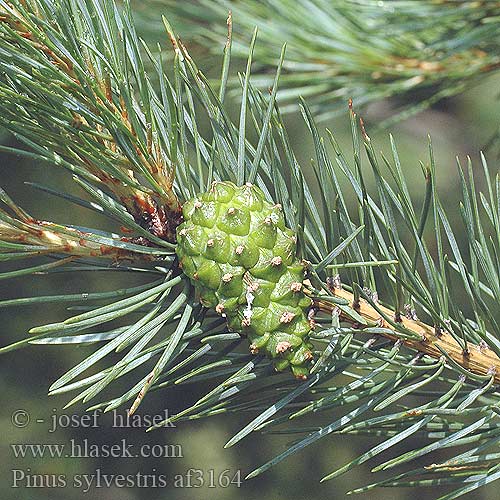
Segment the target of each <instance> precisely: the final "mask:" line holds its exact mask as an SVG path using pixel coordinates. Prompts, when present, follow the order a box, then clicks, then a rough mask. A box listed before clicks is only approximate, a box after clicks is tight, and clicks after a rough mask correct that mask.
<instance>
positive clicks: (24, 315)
mask: <svg viewBox="0 0 500 500" xmlns="http://www.w3.org/2000/svg"><path fill="white" fill-rule="evenodd" d="M222 43H223V41H222V40H221V45H222ZM194 52H195V53H196V52H201V53H202V51H196V50H195V51H194ZM198 62H199V64H200V66H201V67H202V68H204V69H205V70H207V71H210V68H209V67H208V66H211V62H207V63H206V64H205V65H204V64H203V60H198ZM499 84H500V77H499V76H498V75H493V76H491V77H489V78H488V79H487V80H485V81H483V83H482V84H481V85H479V86H476V87H475V88H473V89H471V90H469V91H468V92H466V93H465V94H463V95H460V96H458V97H455V98H453V99H449V100H446V101H442V102H440V103H439V104H438V105H436V106H435V107H434V108H432V109H429V110H428V111H426V112H423V113H421V114H419V115H417V116H415V117H414V118H411V119H410V120H407V121H405V122H403V123H400V124H399V125H397V126H396V127H394V128H393V129H392V133H393V135H394V136H395V139H396V142H397V144H398V147H399V152H400V156H401V159H402V163H403V167H404V169H405V172H406V175H407V176H408V180H409V185H410V187H411V188H412V189H413V190H414V193H413V194H414V196H415V200H416V202H417V203H418V200H419V199H420V197H421V194H422V187H423V180H422V176H421V171H420V167H419V163H418V162H419V160H422V161H423V162H424V163H425V162H426V161H427V144H426V143H427V134H430V135H431V136H432V140H433V145H434V150H435V156H436V160H437V165H438V184H439V190H440V192H441V193H442V196H443V199H444V201H445V205H446V206H447V207H448V208H449V210H451V214H450V215H451V216H452V219H453V218H454V219H455V220H457V218H458V213H453V207H454V206H455V205H456V196H457V189H458V176H457V173H456V160H455V155H458V156H459V157H460V158H461V159H462V160H463V161H464V160H465V158H466V155H470V156H471V157H472V159H473V162H474V165H475V170H477V171H478V172H479V171H480V165H479V161H478V153H479V151H480V150H481V149H482V148H483V146H484V145H485V144H486V143H487V141H488V139H489V138H490V136H491V135H492V134H493V133H494V132H495V130H497V128H498V125H499V120H498V117H499V116H500V103H499V101H498V100H497V98H496V92H497V91H498V88H499ZM395 104H396V103H394V102H391V101H387V102H382V103H378V104H377V105H374V106H372V107H371V108H370V109H368V110H366V112H364V113H363V115H364V116H365V117H366V123H367V128H368V131H369V133H370V135H371V137H372V140H373V142H374V143H375V146H376V148H375V149H376V150H385V151H387V150H388V147H387V145H388V133H387V131H378V130H376V124H377V121H378V120H379V119H380V118H381V117H385V116H387V115H388V114H390V113H391V109H393V106H394V105H395ZM229 106H230V109H231V113H232V114H233V116H237V113H238V107H239V105H238V103H237V102H236V101H232V102H230V103H229ZM346 111H347V107H346ZM286 123H287V125H288V130H289V133H290V135H291V137H292V143H293V144H294V145H295V151H296V154H297V156H298V158H299V160H300V161H301V162H302V164H303V165H307V164H308V163H309V161H310V158H311V157H312V156H313V150H312V145H311V141H310V140H309V138H308V134H307V132H306V127H305V125H304V123H303V122H302V119H301V117H300V115H299V114H291V115H287V116H286ZM324 126H327V127H328V128H330V129H331V130H332V131H333V132H334V134H335V135H336V136H337V138H338V139H339V142H340V143H341V144H342V145H343V146H344V148H345V150H346V151H349V150H350V136H349V121H348V117H347V113H340V114H339V116H338V117H336V118H334V119H332V120H330V121H329V122H328V123H325V124H321V127H324ZM2 142H3V143H7V144H9V145H15V142H14V141H13V140H12V138H11V137H9V136H7V135H3V136H2ZM486 154H487V157H488V160H489V162H490V167H491V170H492V171H493V172H495V171H496V170H498V167H497V164H498V162H497V156H496V151H495V150H494V149H491V150H489V151H487V152H486ZM0 175H1V179H2V180H1V185H2V187H3V188H4V189H5V190H6V191H7V192H8V193H9V194H10V195H11V196H12V197H13V198H14V199H15V200H16V201H17V202H19V203H20V204H21V205H22V206H23V207H24V208H26V209H27V210H28V212H31V213H32V214H33V215H34V216H36V217H37V218H40V219H49V220H53V221H56V222H61V223H72V224H81V225H84V226H92V227H103V228H110V229H116V228H113V226H111V225H109V223H108V222H107V221H106V220H105V219H99V218H98V216H96V215H95V214H94V213H91V212H89V211H87V210H85V209H84V208H75V207H74V206H69V205H67V204H65V203H63V202H61V201H60V200H58V199H56V198H53V197H50V196H49V195H46V194H43V193H40V192H37V191H34V190H33V189H32V188H30V187H29V186H26V185H24V182H26V181H32V182H40V183H42V184H46V185H51V186H57V187H58V188H59V189H61V188H62V189H67V190H68V191H73V192H76V191H75V188H74V186H72V183H71V178H70V177H69V176H68V175H67V174H66V173H63V172H60V171H58V169H56V168H52V167H48V166H46V165H36V164H33V163H31V162H28V161H25V160H23V159H21V158H19V157H15V156H12V155H3V156H0ZM478 184H479V186H481V184H482V183H481V177H480V176H479V180H478ZM80 195H81V193H80ZM457 208H458V207H457ZM3 267H5V266H3ZM130 280H133V283H131V282H130ZM140 282H141V280H140V278H138V277H137V276H133V277H130V276H128V275H124V274H120V273H115V272H108V273H88V274H84V275H76V274H75V273H73V274H64V275H63V274H51V275H48V276H46V275H45V276H44V275H34V276H30V277H25V278H20V279H19V278H18V279H15V280H12V281H2V282H0V283H1V287H2V288H1V294H0V295H1V299H7V298H16V297H23V296H31V295H35V294H58V293H69V292H72V293H74V292H85V291H105V290H112V289H114V288H116V287H122V286H124V285H127V286H133V285H135V284H138V283H140ZM68 314H69V313H68V312H67V311H65V310H64V308H63V307H61V306H54V305H43V306H39V307H29V308H23V309H21V308H12V309H0V318H1V327H2V345H6V344H8V343H10V342H13V341H16V340H19V339H22V338H23V337H24V336H25V335H26V332H27V331H28V330H29V328H31V327H32V326H34V325H39V324H44V323H50V322H54V321H58V320H60V319H61V318H63V317H65V316H67V315H68ZM92 349H93V348H92V347H79V348H75V347H72V346H67V347H45V346H30V347H28V348H26V349H23V350H19V351H15V352H12V353H9V354H7V355H4V356H3V358H2V365H1V371H2V375H1V378H0V389H1V392H2V405H1V409H0V426H1V427H0V428H1V429H2V432H1V454H0V464H1V474H0V498H1V499H5V500H10V499H14V498H16V499H23V500H25V499H26V500H28V499H29V500H31V499H50V500H56V499H83V498H89V497H91V498H93V499H96V500H114V499H117V500H118V499H119V500H129V499H130V500H142V499H147V500H163V499H165V500H166V499H169V500H170V499H190V498H198V497H200V498H217V499H229V498H237V497H239V498H245V499H254V498H255V499H257V498H258V499H259V500H280V499H287V500H296V499H303V498H307V499H316V498H318V499H319V498H330V499H332V500H333V499H341V498H345V492H346V491H347V490H349V489H352V488H353V487H356V486H361V485H363V484H367V483H369V482H371V481H372V480H373V479H374V478H372V477H370V475H371V473H370V467H371V466H373V465H372V464H371V463H370V462H368V464H364V466H361V467H358V468H356V469H355V470H354V471H352V472H351V473H349V474H346V475H344V476H341V477H340V478H338V479H336V480H334V481H331V482H326V483H322V484H320V483H319V479H320V478H321V477H322V476H323V475H325V474H326V473H327V472H329V471H331V470H333V469H334V468H335V467H338V466H340V465H342V464H343V463H345V462H347V461H349V460H351V459H353V458H355V457H356V456H357V455H358V454H359V453H360V452H361V451H365V450H366V449H368V448H369V447H371V446H373V445H374V444H375V443H376V441H375V440H370V439H367V438H357V437H350V436H331V437H328V438H326V439H325V440H322V441H321V442H320V443H318V444H316V445H315V446H313V447H310V448H307V449H306V450H305V451H303V452H301V453H300V454H297V455H294V456H293V457H292V458H289V459H288V460H287V461H285V462H284V463H282V464H280V465H279V466H277V467H275V468H273V469H271V471H270V472H268V473H266V474H264V475H263V476H261V477H259V478H258V479H255V480H252V481H248V482H243V483H242V484H241V486H240V487H239V488H238V487H237V486H236V485H235V484H232V485H230V486H229V487H221V486H218V487H215V488H210V487H209V486H210V485H209V483H210V478H211V476H213V477H214V478H215V482H216V483H217V482H218V478H219V476H220V475H221V474H222V476H224V477H221V481H222V482H223V481H224V478H225V476H226V473H224V471H226V470H228V471H229V472H228V473H227V475H228V476H229V477H230V478H233V477H234V476H235V474H237V472H238V470H241V478H242V479H243V477H244V476H245V475H246V473H248V472H249V471H250V470H252V469H253V468H255V467H256V466H258V465H260V464H262V463H263V462H264V461H266V460H267V459H269V458H270V457H271V456H272V455H274V454H276V453H277V452H279V451H280V450H281V445H282V444H283V443H284V442H285V440H287V439H289V438H284V439H282V438H279V437H274V436H265V435H264V436H262V435H252V436H250V437H249V438H247V439H246V440H244V441H243V442H242V443H240V444H239V445H237V446H236V447H234V448H231V449H227V450H225V449H223V445H224V443H225V442H226V441H227V440H228V439H229V438H230V437H231V436H232V435H233V434H234V433H235V432H236V431H237V430H239V429H240V428H241V427H242V426H243V425H245V424H246V423H247V422H248V421H249V419H250V418H251V417H252V415H250V414H241V415H235V416H231V417H222V418H212V419H209V420H202V421H193V422H184V423H180V424H178V425H177V426H176V427H175V428H166V429H161V430H158V431H155V432H153V433H148V434H146V433H145V428H132V427H129V428H116V427H113V426H112V424H113V422H112V418H111V416H101V417H99V418H98V427H97V428H84V427H83V426H82V425H79V426H77V427H70V428H68V427H63V428H59V429H57V430H56V431H55V432H50V430H52V427H53V419H54V418H57V419H58V421H59V420H60V422H61V424H63V425H64V424H67V423H68V422H67V417H65V416H69V417H71V416H73V415H74V416H75V418H76V417H78V416H81V415H83V413H84V408H83V407H81V406H77V407H72V408H70V409H68V410H64V409H63V407H64V405H65V403H66V402H67V401H68V400H69V399H70V398H69V397H66V398H65V397H63V396H60V397H57V398H48V397H47V389H48V387H49V385H50V384H51V383H52V382H53V381H54V380H55V379H56V378H57V377H58V376H60V375H61V374H62V373H63V372H65V371H66V370H68V369H69V368H70V367H71V366H73V365H74V364H76V363H77V362H79V361H80V360H81V359H82V358H83V357H84V356H86V355H88V353H89V352H91V351H92ZM126 386H127V385H124V387H126ZM116 390H118V389H116ZM205 390H206V388H204V387H196V386H190V387H189V388H188V389H186V388H183V389H177V390H171V391H169V392H155V393H151V394H150V395H149V396H148V398H147V399H146V401H145V403H144V404H143V406H142V407H141V413H142V415H146V414H148V415H164V411H165V409H167V410H168V412H169V413H170V414H172V413H174V412H176V411H177V410H179V409H180V408H182V407H183V406H184V405H186V404H187V403H189V402H192V401H193V400H194V399H195V398H196V396H197V395H198V394H201V393H202V392H203V391H205ZM18 410H23V411H25V412H26V414H24V413H16V412H17V411H18ZM26 415H29V419H30V420H29V422H28V423H27V424H26V425H25V423H26V422H27V417H26ZM13 416H14V422H13ZM16 418H17V419H18V420H16ZM23 419H24V420H23ZM332 419H333V418H332ZM73 423H75V422H73ZM85 439H86V440H87V442H88V443H89V445H90V444H92V443H95V444H97V445H99V446H102V445H110V444H113V443H120V442H121V441H122V440H126V442H127V444H131V445H133V446H134V452H136V451H137V450H138V449H139V447H140V446H142V445H144V444H148V445H155V444H163V445H174V446H173V447H170V448H168V447H167V448H166V450H168V449H170V451H171V452H172V454H174V455H175V456H170V457H158V458H154V457H137V458H127V457H119V458H106V457H86V458H76V457H75V458H70V457H64V456H63V457H61V458H44V459H41V458H33V457H25V458H22V457H16V456H15V453H14V450H13V448H12V447H11V445H12V444H41V445H44V444H64V445H65V446H66V447H67V448H66V449H65V452H64V454H66V453H67V452H68V450H69V446H70V443H71V440H75V442H78V443H80V444H81V443H82V442H83V441H84V440H85ZM403 447H404V445H403ZM400 448H401V447H399V448H398V449H400ZM101 450H102V448H101ZM395 452H396V449H394V450H392V451H391V450H389V453H386V454H384V455H383V457H382V458H388V457H389V456H391V454H392V453H395ZM179 455H182V457H181V456H179ZM447 456H448V455H446V453H444V452H443V453H442V454H441V455H439V454H438V455H434V457H433V460H434V461H437V460H439V458H444V457H447ZM191 468H192V469H197V471H195V472H193V473H192V474H193V475H192V480H191V483H192V486H194V485H198V484H200V480H199V478H200V474H202V476H203V479H204V483H205V486H204V487H203V488H195V487H191V488H189V487H187V484H186V481H187V477H186V474H187V471H188V470H189V469H191ZM13 470H14V471H16V470H17V471H18V472H13ZM98 470H99V471H100V473H101V474H102V475H104V474H108V475H111V474H115V475H116V474H124V475H127V474H130V475H133V476H134V477H137V476H136V474H137V473H138V472H140V473H142V474H153V475H155V476H156V477H157V479H156V480H157V481H159V480H158V477H159V476H160V475H162V477H165V480H166V482H167V485H166V486H163V484H157V486H158V487H151V485H152V482H151V481H152V479H149V480H148V481H149V483H147V484H148V485H149V486H150V487H144V488H141V487H118V486H116V485H115V486H111V487H106V486H105V484H104V482H103V483H101V487H96V483H95V481H96V477H95V475H96V474H98V473H97V472H96V471H98ZM19 471H23V472H19ZM211 471H212V472H211ZM22 474H25V476H24V479H20V480H19V481H18V484H19V486H20V487H19V488H13V487H12V486H13V483H14V482H15V481H14V479H15V478H16V477H17V478H18V479H19V478H20V477H21V475H22ZM82 474H88V475H94V476H92V477H93V481H94V483H93V485H92V486H91V487H90V488H89V490H88V491H85V490H86V489H87V488H86V486H85V482H84V479H83V478H82V485H81V487H74V485H75V483H74V481H75V477H76V475H82ZM36 475H38V476H36ZM50 475H64V476H65V479H66V482H67V485H66V487H53V488H50V487H48V486H50V484H49V483H47V481H49V480H48V479H47V478H48V477H50ZM176 476H182V477H183V478H184V487H175V486H174V482H176V483H177V484H179V482H180V477H178V478H177V479H176ZM90 477H91V476H89V478H90ZM41 478H42V479H44V480H45V481H46V483H45V484H43V482H42V483H40V481H41V480H42V479H41ZM379 478H380V477H379ZM101 479H102V477H101ZM27 486H31V487H27ZM38 486H43V487H38ZM55 486H57V485H55ZM76 486H78V484H76ZM416 496H418V497H420V498H421V499H425V498H436V497H437V496H439V495H438V492H436V490H433V489H428V490H420V491H418V492H417V491H415V490H412V489H385V490H375V491H371V492H369V493H367V494H365V495H360V496H359V498H364V499H367V498H370V499H381V500H382V499H384V500H386V499H400V500H405V499H410V498H415V497H416ZM473 497H474V498H477V499H483V500H486V499H495V498H498V487H497V486H495V484H493V485H490V486H488V487H486V488H483V489H480V490H478V491H477V492H475V493H474V496H473ZM464 498H465V497H464Z"/></svg>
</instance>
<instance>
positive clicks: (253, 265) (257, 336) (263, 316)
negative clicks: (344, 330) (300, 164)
mask: <svg viewBox="0 0 500 500" xmlns="http://www.w3.org/2000/svg"><path fill="white" fill-rule="evenodd" d="M183 215H184V222H183V223H182V224H181V225H179V227H178V228H177V250H176V252H177V256H178V258H179V265H180V267H181V268H182V270H183V272H184V273H185V274H186V275H187V276H188V277H189V278H190V279H191V280H192V282H193V283H194V285H195V287H196V288H197V290H198V291H199V293H200V300H201V302H202V304H203V305H205V306H206V307H212V308H215V310H216V311H217V313H219V314H221V315H223V316H225V317H226V319H227V324H228V327H229V328H230V329H231V330H233V331H236V332H240V333H243V334H244V335H247V336H248V338H249V340H250V342H251V345H250V350H251V351H252V352H253V353H257V352H264V353H265V354H266V355H267V356H269V357H270V358H272V359H273V360H274V366H275V367H276V369H277V370H278V371H282V370H284V369H286V368H287V367H290V368H291V370H292V372H293V374H294V375H295V376H296V377H298V378H306V377H307V374H308V373H309V366H310V364H311V360H312V352H311V348H312V346H311V344H310V343H309V334H310V331H311V324H310V321H309V320H308V310H309V308H310V306H311V303H312V301H311V299H309V298H308V297H307V296H306V295H305V294H304V292H303V280H304V265H303V264H302V263H301V262H300V261H299V260H297V258H296V255H295V253H296V247H297V237H296V236H295V234H294V232H293V231H292V230H290V229H288V228H287V227H286V226H285V221H284V218H283V213H282V208H281V206H280V205H272V204H271V203H269V202H267V201H266V200H265V197H264V193H263V192H262V191H261V190H260V189H259V188H258V187H256V186H253V185H251V184H246V185H244V186H241V187H238V186H236V185H235V184H233V183H232V182H214V183H213V184H212V188H211V189H210V191H209V192H207V193H203V194H201V195H198V196H196V197H195V198H193V199H190V200H188V201H187V202H186V203H185V204H184V207H183Z"/></svg>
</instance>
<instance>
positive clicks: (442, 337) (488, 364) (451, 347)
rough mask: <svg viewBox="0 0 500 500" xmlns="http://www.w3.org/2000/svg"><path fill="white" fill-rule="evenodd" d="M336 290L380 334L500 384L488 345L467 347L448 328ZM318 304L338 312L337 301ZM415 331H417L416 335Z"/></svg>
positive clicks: (499, 361) (498, 365)
mask: <svg viewBox="0 0 500 500" xmlns="http://www.w3.org/2000/svg"><path fill="white" fill-rule="evenodd" d="M333 292H334V295H335V297H340V298H341V299H344V300H346V301H347V303H348V304H349V305H350V306H351V307H352V308H353V309H355V310H356V312H357V313H358V314H359V315H360V316H361V317H362V318H363V319H364V320H365V321H366V323H367V326H369V327H370V326H371V327H375V326H376V327H379V328H380V335H382V336H384V337H387V338H389V339H391V340H401V341H402V342H403V344H404V345H405V346H406V347H409V348H410V349H412V350H414V351H418V352H420V353H422V354H426V355H428V356H432V357H433V358H436V359H441V358H443V357H446V358H447V359H448V360H449V361H450V362H451V363H452V364H453V365H454V366H460V367H462V368H463V369H464V370H465V373H468V374H470V373H474V374H476V375H478V376H479V377H478V380H482V379H484V380H489V379H491V377H494V379H495V381H496V382H497V383H499V382H500V358H499V356H498V355H497V354H496V353H495V352H491V351H490V350H489V348H488V347H487V346H485V345H481V344H479V345H474V344H472V343H468V344H467V346H466V349H464V348H463V347H462V346H461V345H460V344H458V342H457V341H456V340H455V338H453V336H452V335H450V334H449V333H448V332H446V331H440V330H439V329H437V328H433V327H430V326H429V325H426V324H425V323H422V322H421V321H416V320H414V319H411V318H405V317H398V315H396V314H395V313H394V311H392V310H391V309H389V308H387V307H384V306H383V305H381V304H377V303H373V305H372V304H371V303H370V302H367V301H366V300H365V299H358V300H357V301H356V299H355V298H354V295H353V294H352V293H351V292H349V291H347V290H344V289H342V288H338V289H334V290H333ZM315 306H316V307H317V308H318V310H320V311H321V312H326V313H330V314H331V313H334V312H335V311H338V307H337V306H336V305H335V304H334V303H332V302H322V301H321V299H320V298H316V299H315ZM340 317H341V320H342V321H346V322H347V323H351V324H353V326H354V327H356V326H357V327H358V328H360V330H362V329H363V325H359V324H357V323H356V322H355V321H353V318H352V317H351V316H349V315H346V314H342V313H340ZM395 323H398V326H399V327H400V329H401V330H404V331H405V332H406V333H407V335H408V337H406V338H402V337H401V334H400V332H398V330H397V329H396V326H395ZM412 334H414V336H413V337H412V336H411V335H412Z"/></svg>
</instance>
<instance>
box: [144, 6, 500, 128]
mask: <svg viewBox="0 0 500 500" xmlns="http://www.w3.org/2000/svg"><path fill="white" fill-rule="evenodd" d="M162 10H164V11H166V12H168V13H169V14H172V15H175V17H176V19H178V20H179V23H180V25H179V26H180V27H181V26H182V31H183V32H184V33H186V34H190V36H191V37H193V38H195V39H196V40H199V41H200V43H201V44H202V45H203V46H205V45H206V46H209V47H211V48H212V50H213V51H214V52H216V53H218V52H219V45H220V40H222V39H223V38H222V37H223V36H224V33H223V29H222V26H223V19H224V18H225V16H226V15H227V11H228V10H232V12H233V15H234V17H235V19H237V22H236V23H235V26H234V29H235V43H234V47H233V53H234V56H235V57H237V58H239V59H241V60H245V59H246V55H247V47H246V45H247V40H248V39H249V38H250V36H251V33H252V31H253V29H254V26H258V28H259V38H260V40H261V43H260V44H258V46H257V47H256V53H255V61H256V71H255V73H256V76H255V77H254V79H253V83H254V85H255V86H256V87H258V88H259V89H261V90H262V91H265V89H267V88H268V87H269V86H271V85H272V68H273V67H274V66H276V65H277V63H278V59H277V55H278V54H279V51H280V47H281V45H282V44H283V43H285V42H286V43H287V46H288V50H287V60H286V61H285V64H284V67H283V69H284V71H283V73H284V74H283V76H282V78H281V91H280V96H279V99H280V103H281V104H282V106H281V109H282V112H285V111H296V110H297V99H298V97H299V96H302V97H304V98H306V99H307V102H308V104H309V105H310V107H311V110H312V112H313V114H314V115H315V116H316V118H317V119H318V120H325V119H328V118H331V116H332V114H338V113H339V112H342V109H343V105H342V103H343V102H345V101H346V100H347V98H349V97H350V98H353V100H354V101H355V102H356V104H357V106H358V107H360V108H361V107H364V106H366V105H367V104H369V103H372V102H377V101H380V100H381V99H384V98H387V97H392V96H395V97H401V98H402V99H403V102H400V103H399V104H397V103H396V105H398V107H399V110H398V112H397V113H395V114H392V115H391V116H390V117H389V118H388V119H386V120H385V121H384V122H383V124H382V125H383V126H386V127H388V126H390V125H391V124H392V123H394V122H395V121H396V120H400V119H404V118H407V117H408V116H410V115H412V114H414V113H416V112H418V111H421V110H423V109H425V108H427V107H429V106H431V105H432V104H434V103H436V102H437V101H439V100H441V99H443V98H446V97H450V96H453V95H456V94H458V93H461V92H463V91H464V90H465V89H466V88H468V87H470V86H471V85H474V84H476V83H477V82H478V81H480V80H481V79H482V78H484V77H485V76H487V75H489V74H490V73H492V72H494V71H497V70H498V69H499V67H500V61H499V58H498V37H497V36H496V33H497V32H498V19H499V13H500V3H499V2H497V1H488V2H470V1H468V0H453V1H440V0H438V1H436V0H425V1H418V2H407V1H390V2H384V3H380V2H376V1H373V0H348V1H345V0H334V1H323V0H313V1H311V2H295V1H290V0H279V1H273V2H269V1H264V2H262V1H251V0H250V1H248V0H247V1H237V0H217V1H215V2H214V1H210V0H200V1H198V2H197V4H196V6H193V5H192V4H191V3H186V2H172V1H169V0H148V1H147V2H146V4H145V5H143V6H142V7H140V8H139V9H138V11H139V13H140V14H141V16H142V20H141V23H140V29H141V33H143V34H145V35H147V36H149V37H150V38H154V37H157V36H158V34H159V32H158V28H159V23H158V21H157V20H156V22H155V19H154V15H153V13H156V12H161V11H162ZM382 33H383V36H382ZM235 84H236V85H237V82H235Z"/></svg>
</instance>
